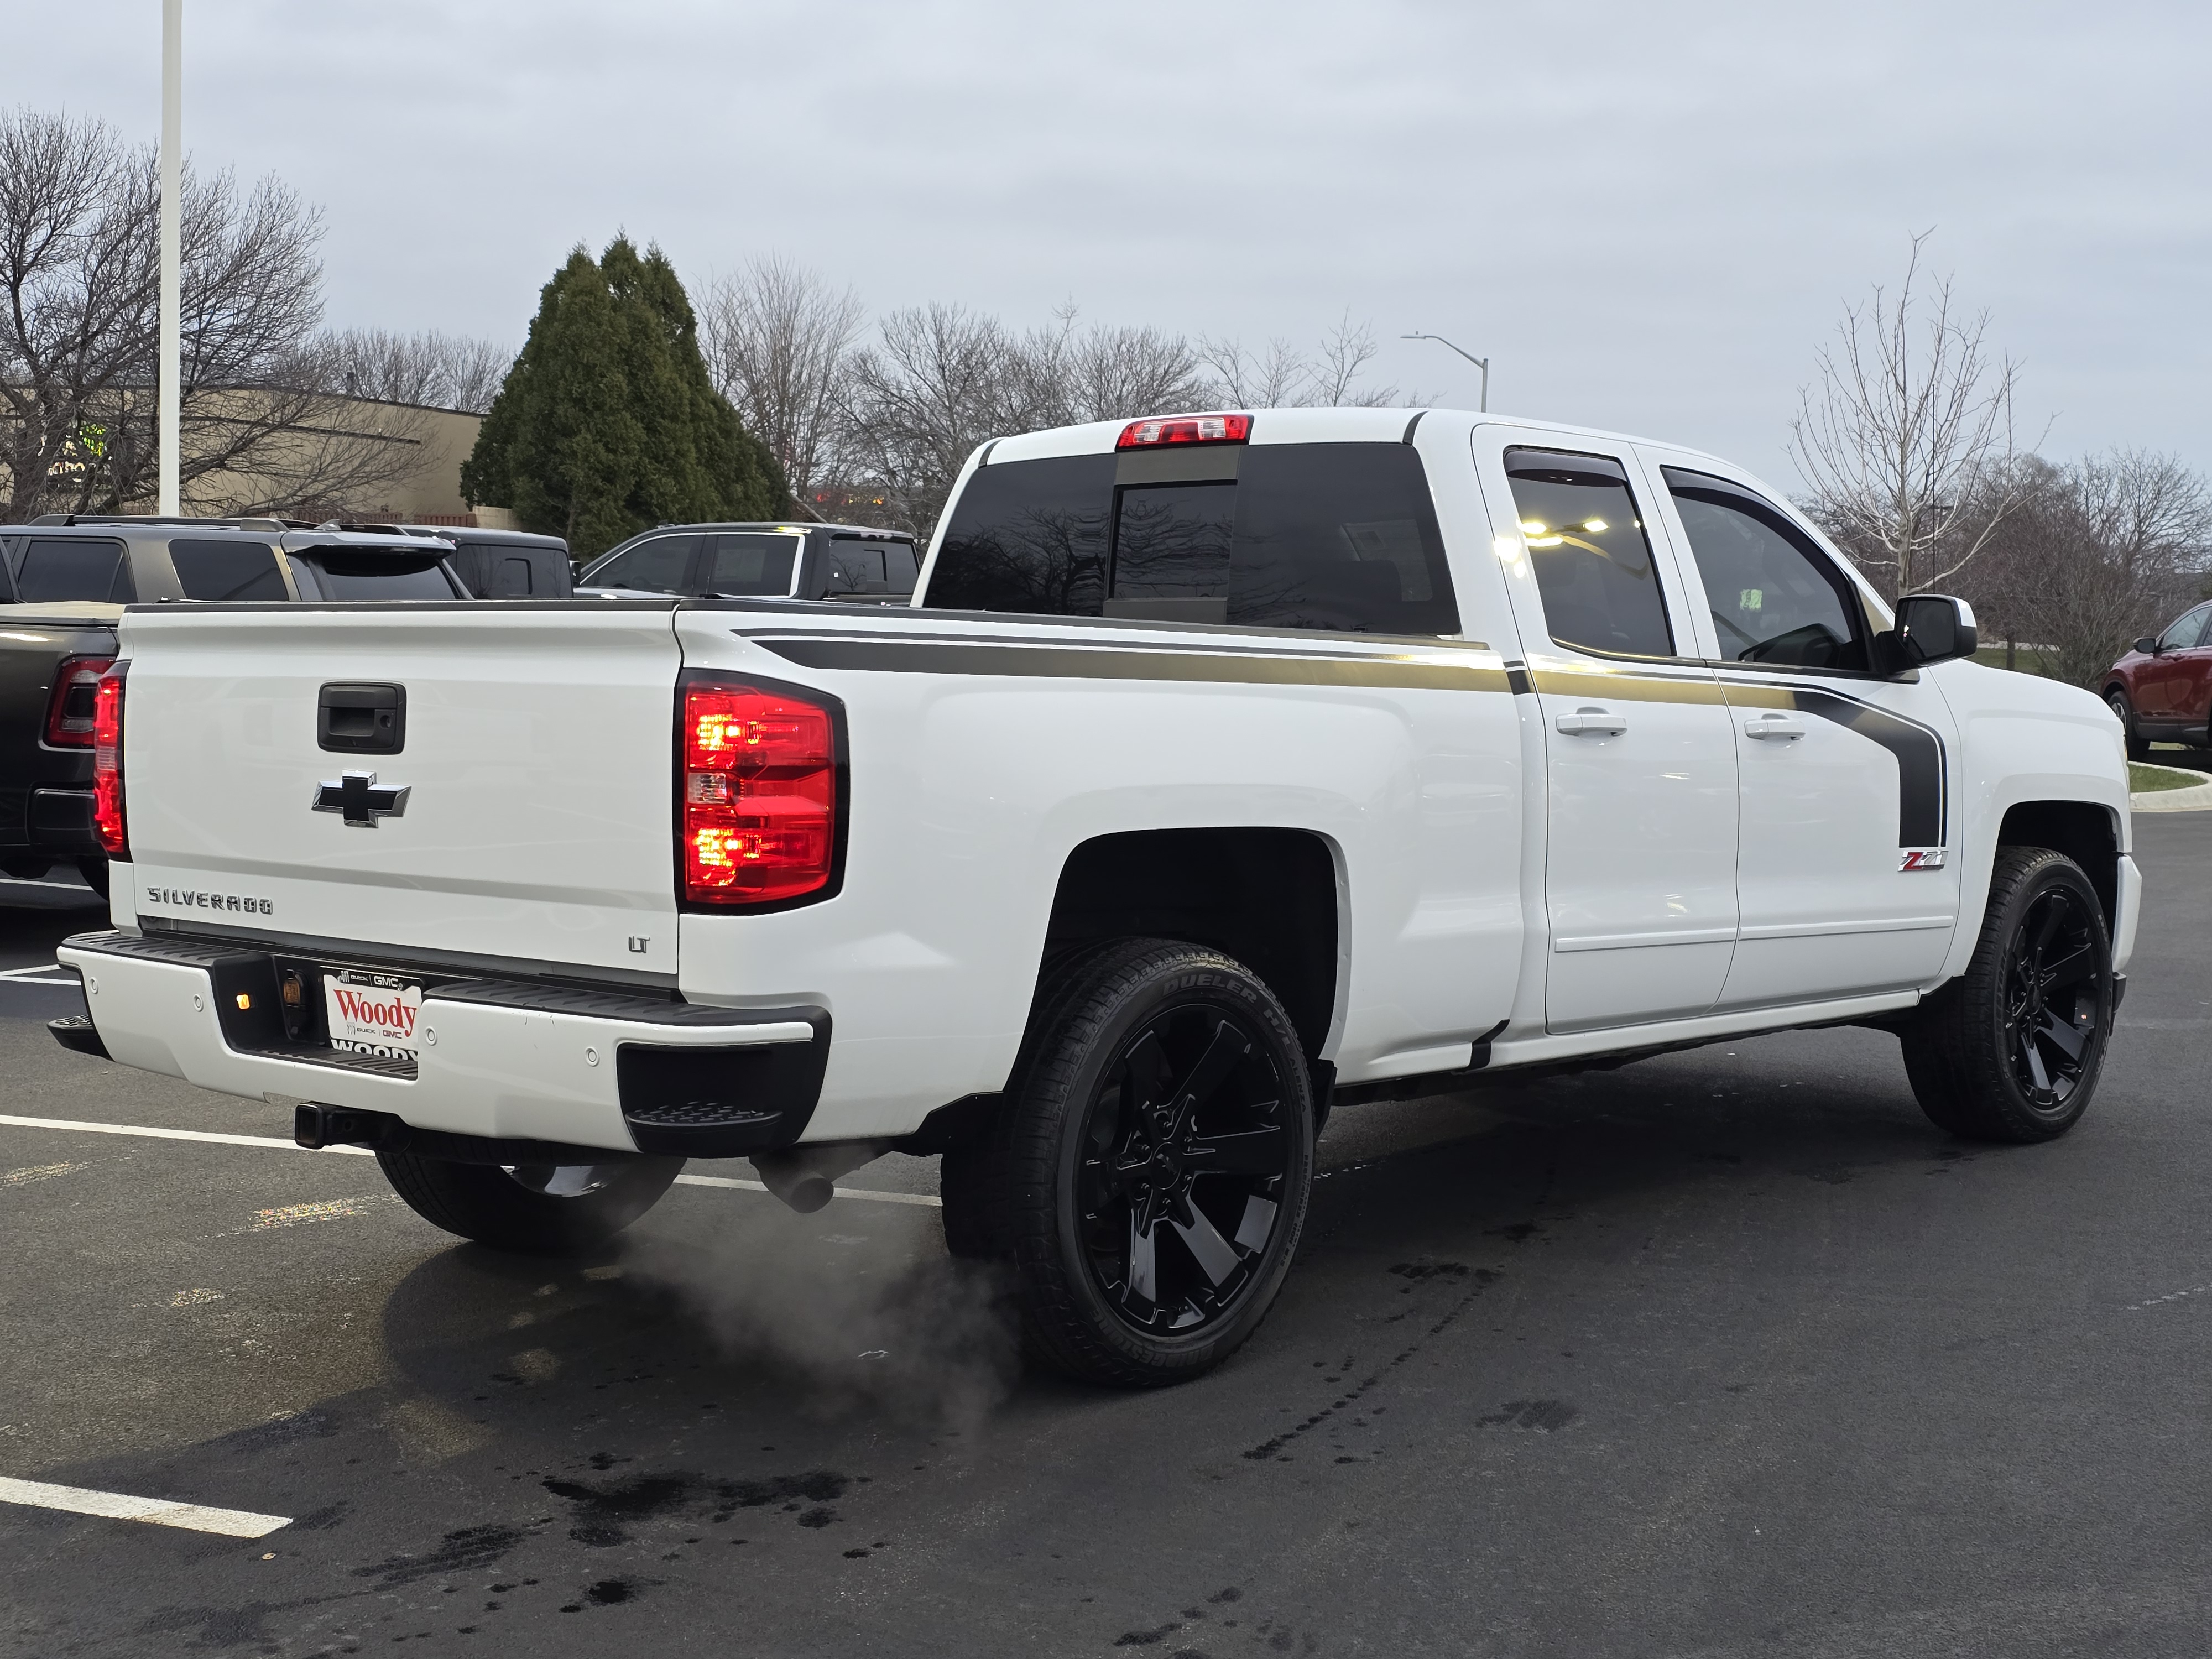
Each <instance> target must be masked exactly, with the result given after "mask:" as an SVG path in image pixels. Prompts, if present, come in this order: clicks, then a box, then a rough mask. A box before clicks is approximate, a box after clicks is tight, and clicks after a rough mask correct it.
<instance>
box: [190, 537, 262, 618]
mask: <svg viewBox="0 0 2212 1659" xmlns="http://www.w3.org/2000/svg"><path fill="white" fill-rule="evenodd" d="M169 562H170V563H171V564H173V565H174V566H175V567H176V571H177V585H178V586H179V587H181V588H183V589H184V590H185V598H186V599H222V600H229V601H232V602H234V603H240V602H244V601H246V600H250V599H258V600H267V599H289V598H290V597H291V596H290V595H289V593H287V592H285V591H284V577H283V572H281V571H279V570H278V569H277V568H276V550H274V549H273V548H271V547H270V546H269V545H268V544H267V543H265V542H230V541H214V540H206V539H193V540H179V541H173V542H171V543H170V544H169Z"/></svg>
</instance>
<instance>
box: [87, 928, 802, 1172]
mask: <svg viewBox="0 0 2212 1659" xmlns="http://www.w3.org/2000/svg"><path fill="white" fill-rule="evenodd" d="M59 955H60V958H61V960H62V961H64V963H69V964H70V966H71V967H74V968H76V969H77V970H78V971H79V972H80V973H81V974H82V975H83V977H84V987H85V1006H87V1008H88V1009H89V1010H90V1011H91V1015H92V1022H93V1024H94V1027H95V1028H96V1030H97V1035H98V1038H99V1042H100V1044H101V1046H102V1047H104V1048H105V1049H106V1052H107V1054H109V1055H110V1056H112V1058H113V1059H114V1060H116V1061H117V1062H118V1063H119V1064H121V1065H125V1066H137V1067H138V1068H140V1069H141V1070H143V1071H149V1072H160V1073H166V1074H167V1075H168V1076H171V1077H179V1078H183V1079H185V1081H187V1082H189V1083H193V1084H197V1085H199V1086H200V1087H202V1088H204V1089H216V1090H220V1091H222V1092H224V1093H226V1094H234V1095H244V1096H246V1097H249V1098H255V1097H271V1096H273V1097H278V1098H281V1099H285V1100H307V1101H318V1102H321V1103H326V1104H330V1105H334V1106H346V1107H352V1108H355V1109H359V1110H362V1111H372V1112H388V1113H391V1114H392V1115H395V1116H397V1117H398V1118H400V1119H401V1120H402V1121H404V1122H406V1123H409V1124H410V1125H413V1126H414V1127H417V1128H423V1129H437V1130H443V1131H446V1132H448V1133H454V1134H464V1135H477V1136H483V1137H488V1138H493V1139H521V1140H540V1141H552V1142H558V1143H561V1144H563V1145H568V1146H597V1147H605V1148H609V1149H612V1150H617V1151H622V1152H630V1151H637V1152H654V1153H668V1154H674V1155H678V1156H682V1157H687V1158H736V1157H741V1156H744V1155H745V1154H748V1153H750V1152H760V1151H766V1150H769V1149H771V1148H774V1147H777V1146H789V1145H791V1144H792V1143H793V1142H794V1141H796V1140H798V1139H799V1138H800V1136H801V1135H802V1134H803V1133H805V1128H806V1125H807V1122H808V1121H809V1120H810V1119H811V1117H812V1115H813V1112H814V1108H815V1104H816V1103H817V1100H818V1099H819V1097H820V1095H821V1090H822V1075H823V1070H824V1068H825V1067H826V1066H827V1065H828V1062H829V1040H830V1030H829V1015H828V1013H827V1012H824V1011H823V1010H822V1009H821V1008H818V1007H815V1006H793V1007H784V1008H714V1007H707V1006H702V1005H699V1004H696V1003H685V1002H676V1001H667V1000H659V999H654V998H650V997H645V996H641V995H637V994H634V993H625V992H617V991H599V990H592V989H588V988H584V987H573V986H568V985H547V984H542V983H533V982H528V981H501V980H493V979H483V978H464V977H461V976H459V975H453V974H450V973H449V974H446V975H442V976H441V975H436V974H428V973H426V974H422V975H411V974H410V976H415V977H419V978H420V979H421V980H422V982H423V994H422V1021H421V1024H422V1047H421V1048H420V1049H419V1050H418V1053H417V1057H416V1060H415V1061H414V1062H413V1063H411V1064H410V1063H408V1062H406V1061H404V1060H392V1059H380V1060H372V1059H358V1060H356V1059H354V1058H352V1057H350V1056H343V1055H339V1054H334V1053H333V1052H332V1051H331V1049H329V1048H327V1047H319V1046H316V1045H313V1044H311V1043H307V1042H289V1041H288V1040H287V1039H286V1036H285V1032H284V1029H283V1023H282V1020H281V1018H280V1016H279V1015H278V1013H277V1007H278V1004H277V995H276V965H275V963H276V958H275V957H274V956H272V954H271V953H270V952H268V951H259V950H255V949H252V948H250V947H247V948H240V946H237V945H233V944H230V943H228V942H227V941H222V940H215V939H194V938H191V937H190V936H188V935H180V934H173V933H161V934H135V933H82V934H79V935H77V936H76V938H74V939H70V940H68V941H67V942H66V943H65V944H64V945H63V946H62V948H61V951H60V952H59ZM346 960H347V963H348V965H360V959H359V958H356V957H348V958H347V959H346ZM241 996H243V997H244V998H245V999H246V1003H247V1004H248V1006H246V1007H245V1008H243V1009H241V1008H240V1006H239V999H240V997H241Z"/></svg>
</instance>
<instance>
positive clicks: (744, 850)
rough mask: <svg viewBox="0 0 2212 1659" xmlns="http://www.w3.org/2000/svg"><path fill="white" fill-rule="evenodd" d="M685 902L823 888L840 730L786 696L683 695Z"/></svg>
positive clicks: (782, 895) (725, 687)
mask: <svg viewBox="0 0 2212 1659" xmlns="http://www.w3.org/2000/svg"><path fill="white" fill-rule="evenodd" d="M682 789H683V793H682V799H681V803H680V805H681V807H682V811H683V814H684V845H683V848H682V849H681V853H680V854H679V856H680V857H681V859H682V860H683V866H684V897H685V898H686V899H687V900H689V901H690V902H692V903H695V904H766V903H769V902H773V901H775V900H778V899H793V898H800V897H803V896H805V895H806V894H808V893H811V892H814V891H817V890H819V889H821V888H823V887H824V886H827V885H828V884H829V877H830V873H831V866H832V864H833V862H834V860H835V857H836V842H837V730H836V722H835V721H834V720H832V719H831V717H830V714H829V709H828V708H825V707H823V705H821V704H819V703H815V702H808V701H807V700H806V699H805V698H804V697H801V696H796V695H794V694H793V693H791V692H787V691H767V690H762V689H761V688H760V687H758V686H752V685H738V684H728V683H722V684H715V683H712V682H699V683H695V684H690V685H687V686H686V687H685V688H684V756H683V778H682Z"/></svg>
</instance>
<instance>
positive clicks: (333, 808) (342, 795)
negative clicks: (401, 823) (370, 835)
mask: <svg viewBox="0 0 2212 1659" xmlns="http://www.w3.org/2000/svg"><path fill="white" fill-rule="evenodd" d="M408 788H409V786H408V785H406V784H404V783H398V784H393V783H379V782H378V781H376V774H375V773H374V772H347V773H344V774H343V775H341V776H340V777H339V779H338V781H337V782H336V783H319V784H317V785H316V786H315V811H318V812H343V813H344V814H345V821H346V822H347V823H350V824H354V825H356V826H357V827H359V828H361V829H375V828H376V821H377V820H378V819H379V818H396V817H400V816H401V815H402V814H404V812H405V811H407V791H408Z"/></svg>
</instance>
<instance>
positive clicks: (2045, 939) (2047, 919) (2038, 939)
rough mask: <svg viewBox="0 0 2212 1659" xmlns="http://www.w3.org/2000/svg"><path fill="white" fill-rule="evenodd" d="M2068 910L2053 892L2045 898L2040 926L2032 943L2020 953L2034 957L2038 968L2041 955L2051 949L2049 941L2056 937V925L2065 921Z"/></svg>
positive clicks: (2041, 959) (2064, 903) (2041, 958)
mask: <svg viewBox="0 0 2212 1659" xmlns="http://www.w3.org/2000/svg"><path fill="white" fill-rule="evenodd" d="M2068 908H2069V907H2068V906H2067V904H2066V902H2065V901H2064V900H2063V899H2061V898H2060V897H2059V896H2058V895H2057V893H2055V892H2054V893H2051V894H2047V895H2046V896H2045V898H2044V902H2043V922H2042V925H2041V926H2040V927H2038V928H2037V929H2036V930H2035V938H2034V940H2033V943H2031V944H2030V945H2028V947H2027V951H2025V952H2023V953H2022V954H2024V955H2027V956H2032V957H2034V959H2035V961H2036V963H2037V964H2038V965H2039V966H2040V965H2041V963H2042V961H2043V953H2044V952H2045V951H2047V950H2049V949H2050V948H2051V940H2052V939H2055V938H2056V937H2057V933H2058V925H2059V923H2061V922H2063V921H2065V920H2066V912H2067V909H2068Z"/></svg>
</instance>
